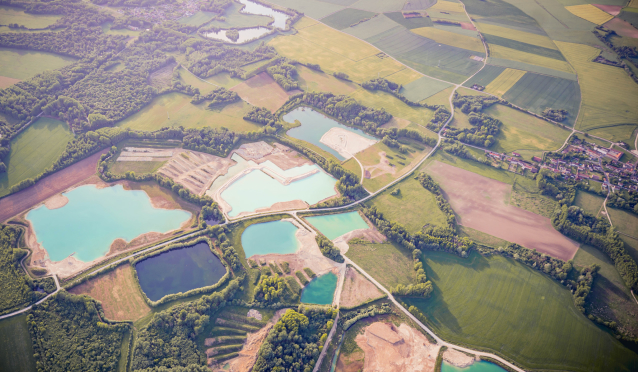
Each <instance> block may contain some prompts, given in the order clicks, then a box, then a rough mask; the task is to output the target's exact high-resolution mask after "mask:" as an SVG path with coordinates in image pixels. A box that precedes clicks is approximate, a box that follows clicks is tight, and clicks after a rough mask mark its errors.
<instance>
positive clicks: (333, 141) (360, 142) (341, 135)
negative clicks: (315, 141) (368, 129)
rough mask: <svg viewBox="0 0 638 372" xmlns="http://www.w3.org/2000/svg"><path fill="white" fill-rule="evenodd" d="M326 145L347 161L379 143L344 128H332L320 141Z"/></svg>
mask: <svg viewBox="0 0 638 372" xmlns="http://www.w3.org/2000/svg"><path fill="white" fill-rule="evenodd" d="M319 142H321V143H323V144H324V145H326V146H328V147H330V148H331V149H334V150H335V151H337V152H338V153H339V155H341V156H343V157H344V158H346V159H350V158H351V157H352V156H353V155H354V154H356V153H358V152H360V151H363V150H365V149H367V148H368V147H370V146H372V145H374V144H375V143H377V141H376V140H372V139H368V138H365V137H363V136H361V135H359V134H357V133H355V132H352V131H349V130H346V129H343V128H336V127H335V128H331V129H330V130H329V131H327V132H326V133H325V134H324V135H323V136H322V137H321V139H320V140H319Z"/></svg>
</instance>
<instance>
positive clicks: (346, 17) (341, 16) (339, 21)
mask: <svg viewBox="0 0 638 372" xmlns="http://www.w3.org/2000/svg"><path fill="white" fill-rule="evenodd" d="M375 14H376V13H373V12H368V11H365V10H360V9H352V8H345V9H343V10H340V11H338V12H336V13H333V14H331V15H329V16H327V17H326V18H323V19H322V20H321V22H323V23H325V24H326V25H328V26H330V27H332V28H336V29H337V30H343V29H344V28H348V27H350V25H352V24H354V23H357V22H359V21H362V20H364V19H366V18H371V17H372V16H374V15H375Z"/></svg>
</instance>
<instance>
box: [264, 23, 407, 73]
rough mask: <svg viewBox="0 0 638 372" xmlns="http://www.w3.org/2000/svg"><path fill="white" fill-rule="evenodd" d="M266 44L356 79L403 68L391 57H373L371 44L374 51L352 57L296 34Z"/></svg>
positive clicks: (305, 61)
mask: <svg viewBox="0 0 638 372" xmlns="http://www.w3.org/2000/svg"><path fill="white" fill-rule="evenodd" d="M355 40H356V39H355ZM269 45H272V46H273V47H274V48H275V49H276V50H277V52H278V53H279V54H281V55H282V56H285V57H288V58H291V59H294V60H297V61H299V62H302V63H316V64H319V65H320V66H321V68H322V69H323V70H324V71H325V72H327V73H333V72H345V73H346V74H348V76H350V79H352V80H353V81H355V82H357V83H362V82H364V81H366V80H369V79H372V78H376V77H377V76H380V77H386V76H388V75H391V74H394V73H395V72H397V71H400V70H402V69H404V68H405V67H404V66H403V65H402V64H400V63H398V62H396V61H395V60H393V59H391V58H379V57H377V56H376V55H375V54H377V53H381V51H380V50H378V49H374V48H373V49H374V51H375V52H374V53H373V54H372V55H370V56H369V57H367V58H365V59H363V60H360V61H353V60H351V59H349V58H347V57H345V56H343V55H342V54H339V53H336V52H334V51H332V50H329V49H327V48H322V47H320V46H318V45H316V44H314V43H313V42H311V41H309V40H307V39H304V38H302V37H300V36H298V35H290V36H279V37H276V38H274V39H272V40H271V41H270V42H269ZM364 45H365V44H364ZM370 48H372V47H370Z"/></svg>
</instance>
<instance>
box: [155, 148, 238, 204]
mask: <svg viewBox="0 0 638 372" xmlns="http://www.w3.org/2000/svg"><path fill="white" fill-rule="evenodd" d="M233 163H234V162H233V161H232V160H230V159H229V158H220V157H218V156H214V155H210V154H205V153H202V152H196V151H189V150H183V149H174V150H173V155H172V156H171V158H170V160H169V161H168V162H167V163H166V164H164V165H163V166H162V167H161V168H160V169H159V170H158V171H157V172H158V173H159V174H162V175H164V176H167V177H170V178H172V179H173V180H174V181H175V182H177V183H179V184H180V185H182V186H184V187H185V188H187V189H188V190H189V191H191V192H192V193H194V194H197V195H203V194H204V193H205V192H206V191H207V190H208V189H209V188H210V185H211V184H212V183H213V181H214V180H215V178H217V177H218V176H221V175H223V174H226V173H227V172H228V168H230V167H231V166H232V165H233Z"/></svg>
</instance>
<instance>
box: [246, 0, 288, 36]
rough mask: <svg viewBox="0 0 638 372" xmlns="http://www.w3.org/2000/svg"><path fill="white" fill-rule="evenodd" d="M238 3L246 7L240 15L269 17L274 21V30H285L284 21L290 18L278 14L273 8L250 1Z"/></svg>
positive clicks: (284, 14)
mask: <svg viewBox="0 0 638 372" xmlns="http://www.w3.org/2000/svg"><path fill="white" fill-rule="evenodd" d="M239 2H240V3H242V4H244V5H246V6H245V7H244V9H242V10H241V12H242V13H246V14H256V15H264V16H269V17H271V18H273V19H274V22H273V23H272V26H273V27H274V28H278V29H280V30H283V29H285V28H286V21H287V20H288V18H290V16H289V15H288V14H286V13H283V12H278V11H276V10H274V9H273V8H270V7H267V6H265V5H262V4H259V3H256V2H254V1H250V0H239Z"/></svg>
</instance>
